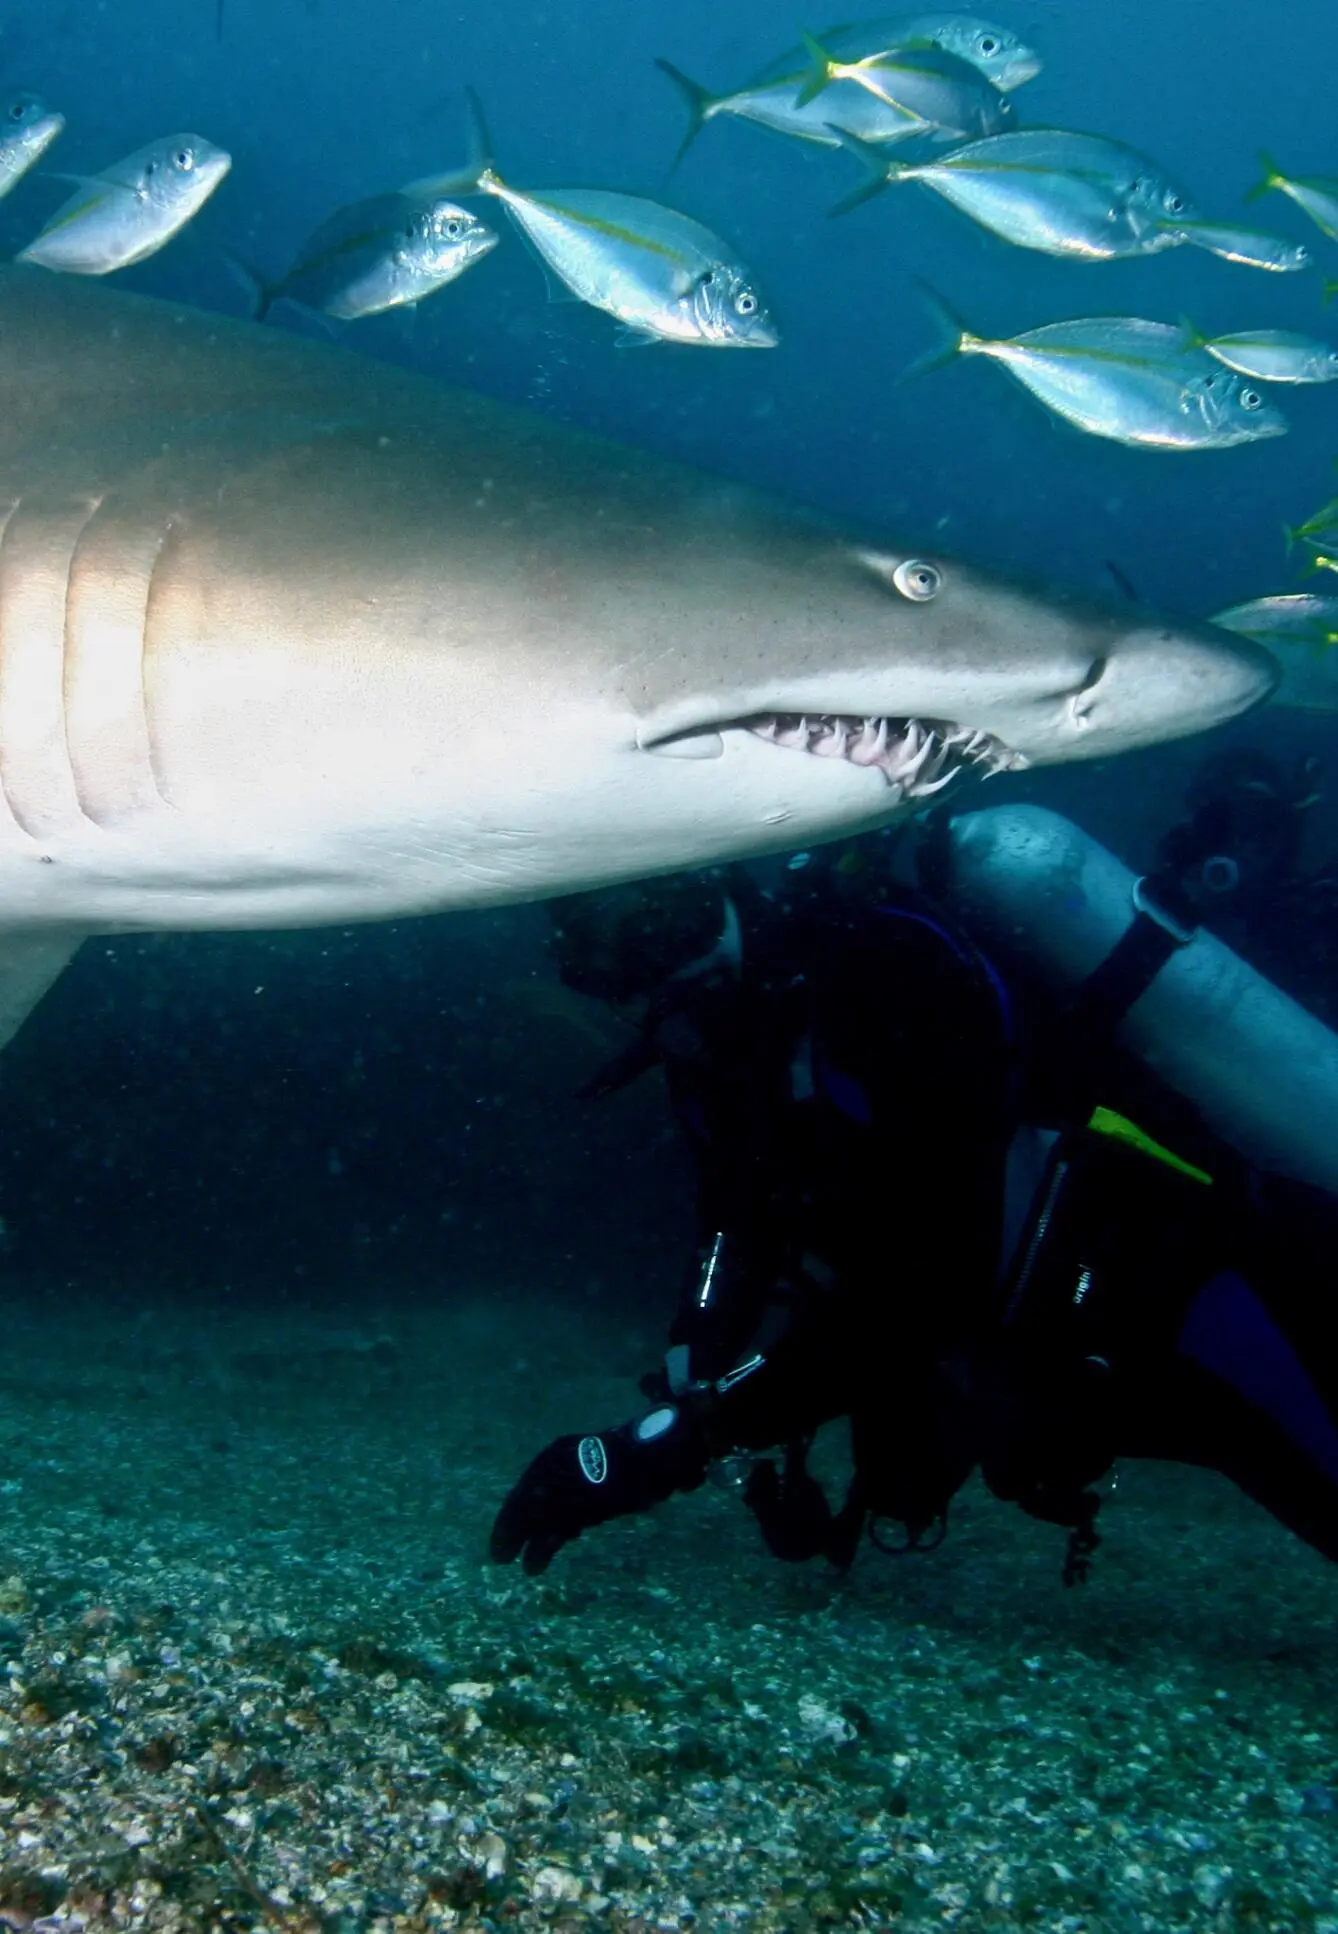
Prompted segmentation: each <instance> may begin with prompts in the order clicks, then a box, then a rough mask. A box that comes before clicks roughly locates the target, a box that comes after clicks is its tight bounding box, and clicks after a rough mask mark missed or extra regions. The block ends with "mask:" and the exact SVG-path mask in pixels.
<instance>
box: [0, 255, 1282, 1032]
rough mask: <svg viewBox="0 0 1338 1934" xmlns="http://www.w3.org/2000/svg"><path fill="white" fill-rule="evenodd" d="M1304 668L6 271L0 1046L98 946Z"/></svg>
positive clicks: (1031, 746) (411, 904)
mask: <svg viewBox="0 0 1338 1934" xmlns="http://www.w3.org/2000/svg"><path fill="white" fill-rule="evenodd" d="M1273 678H1274V671H1273V666H1272V661H1271V660H1270V659H1269V658H1268V656H1267V654H1266V653H1265V652H1263V651H1262V650H1261V649H1259V648H1258V647H1256V646H1255V645H1253V644H1251V643H1249V642H1248V641H1246V640H1244V639H1242V638H1237V637H1233V636H1231V635H1229V634H1227V633H1225V632H1221V631H1216V630H1214V629H1212V628H1211V627H1208V626H1204V625H1199V624H1188V623H1179V622H1176V621H1172V620H1167V619H1163V618H1160V617H1157V616H1155V615H1154V614H1152V613H1150V612H1148V611H1145V610H1141V609H1139V608H1137V607H1134V606H1132V605H1129V604H1125V605H1122V606H1121V605H1115V606H1103V605H1100V604H1097V603H1093V602H1090V601H1084V600H1083V599H1080V598H1077V597H1073V596H1068V595H1065V594H1064V593H1062V592H1059V591H1056V590H1055V589H1053V588H1040V587H1035V586H1028V585H1025V584H1020V583H1013V582H1009V581H1006V580H1004V579H1002V578H999V577H996V576H993V575H991V574H990V573H988V572H986V571H983V570H980V569H977V568H976V567H974V566H973V565H970V564H967V563H964V562H960V561H958V560H956V559H953V558H949V557H940V556H937V555H931V554H928V553H926V552H923V551H918V550H908V549H906V548H904V547H899V546H898V545H896V544H894V543H891V542H885V541H883V540H882V539H880V538H879V537H877V536H870V535H868V534H867V533H866V534H860V533H851V532H848V531H845V532H843V531H841V530H839V529H835V528H833V527H832V526H831V525H830V524H827V523H824V522H822V521H821V520H819V519H817V518H815V517H809V516H805V515H804V514H802V513H801V512H799V511H797V510H795V509H792V508H790V507H788V506H786V505H784V504H781V503H778V502H775V501H772V500H769V499H768V498H766V497H765V496H763V495H761V494H759V493H756V492H753V491H751V490H748V489H744V488H741V487H739V486H737V485H735V484H732V483H729V482H724V481H721V480H720V479H718V478H713V477H709V476H705V475H699V474H696V473H694V472H692V471H691V470H688V469H685V468H681V467H678V466H676V465H674V464H672V463H668V462H664V461H661V460H659V459H658V458H654V457H651V456H648V455H645V454H642V453H639V452H637V451H635V450H631V449H624V448H620V447H618V446H617V445H615V444H613V443H609V442H605V441H603V440H601V439H599V438H597V437H594V436H589V435H584V434H582V433H580V432H578V431H575V430H572V429H569V428H567V427H565V426H562V425H559V424H556V423H553V422H550V421H545V420H544V419H542V418H540V417H538V416H534V415H529V414H526V413H524V412H522V411H518V410H514V409H510V408H507V407H504V406H502V405H500V404H497V403H495V402H492V401H489V400H487V399H485V398H483V397H480V396H475V395H471V394H468V393H465V392H462V391H458V390H454V389H451V388H448V387H446V386H444V385H441V384H438V383H436V382H434V381H432V380H430V379H429V378H426V377H424V376H421V375H416V374H412V373H409V372H406V371H403V370H398V369H395V368H392V367H388V366H386V365H382V364H378V363H375V362H372V361H369V360H366V359H364V358H362V357H360V356H358V355H355V354H352V353H349V352H348V351H346V350H343V349H340V348H336V347H333V346H327V345H324V344H317V343H313V342H310V341H306V340H303V339H300V338H297V337H293V336H287V335H284V334H282V333H280V332H278V331H276V330H273V329H265V328H261V327H258V326H255V325H253V324H249V323H241V322H235V321H230V320H227V319H225V318H223V317H221V316H217V315H212V314H207V313H205V312H202V311H199V310H196V309H192V308H189V307H186V306H183V305H180V304H176V303H170V302H163V301H157V300H152V299H147V298H144V297H139V296H130V295H124V294H119V293H114V292H112V291H111V290H109V289H107V288H106V287H103V286H94V285H90V284H89V283H87V282H84V281H82V280H74V279H63V278H61V277H58V276H52V275H48V274H46V273H44V272H43V271H42V270H40V269H23V268H12V269H6V270H4V271H0V1040H3V1039H5V1038H8V1035H9V1034H10V1033H12V1031H13V1029H14V1028H15V1027H16V1026H17V1025H19V1024H20V1023H21V1021H22V1019H23V1018H24V1016H25V1015H26V1013H27V1012H28V1011H29V1010H30V1008H31V1007H32V1006H33V1005H34V1004H35V1002H36V1001H37V1000H38V999H39V998H40V997H41V994H42V992H43V991H45V988H46V987H47V986H48V985H49V984H50V982H51V981H52V979H54V977H55V975H56V974H58V973H59V971H60V969H61V967H62V965H63V964H64V963H65V961H66V960H67V959H68V958H69V956H70V955H71V953H72V952H73V951H74V949H75V948H76V947H77V946H78V945H79V943H80V941H81V940H82V939H83V938H84V937H85V936H87V935H88V934H91V933H106V932H124V931H128V930H142V929H146V928H169V929H188V928H247V927H295V926H302V925H316V924H320V923H323V922H340V923H343V922H349V921H355V920H376V919H384V918H388V917H391V916H398V915H404V914H413V913H428V912H434V911H437V910H440V909H444V908H453V907H470V906H482V905H487V904H494V903H498V902H503V901H519V900H529V899H540V898H543V897H544V896H546V895H550V894H556V893H561V892H570V891H573V890H576V889H579V888H583V887H588V886H593V885H597V884H599V883H602V882H610V881H614V880H618V879H623V878H628V877H635V876H637V875H641V874H649V873H653V872H657V871H666V870H671V869H674V868H678V867H684V866H696V865H702V864H706V863H709V862H712V861H716V860H721V859H724V858H726V857H732V856H739V855H746V854H750V853H758V852H762V851H765V850H767V849H776V848H792V847H798V846H802V845H806V844H808V843H810V842H813V841H818V840H822V839H828V838H832V837H835V836H838V835H841V834H845V833H851V832H855V831H857V830H860V829H863V828H868V827H871V826H875V825H877V824H879V823H881V822H884V821H887V820H888V819H890V818H892V817H893V816H895V815H896V814H897V813H898V812H904V811H907V810H910V809H912V808H913V807H914V804H915V802H916V801H917V800H918V799H920V798H923V797H924V796H925V795H926V794H927V793H928V792H930V791H932V790H933V789H935V788H938V787H942V786H944V785H946V784H947V783H948V782H949V781H950V780H951V779H952V778H953V777H954V775H957V774H959V773H960V772H962V771H964V770H966V769H968V768H972V767H974V768H976V769H978V770H980V771H985V772H988V771H990V770H998V769H1001V768H1006V767H1020V766H1023V765H1026V764H1031V765H1044V764H1048V763H1051V762H1054V761H1059V760H1068V759H1081V758H1092V757H1098V756H1102V755H1106V754H1110V753H1115V752H1120V751H1122V750H1124V749H1126V748H1128V747H1133V746H1143V745H1148V744H1151V743H1153V742H1154V741H1156V740H1160V739H1166V738H1170V737H1173V736H1175V735H1178V734H1181V733H1187V732H1194V731H1197V730H1199V729H1201V728H1203V727H1206V726H1210V725H1214V724H1216V723H1218V722H1219V721H1222V720H1225V719H1228V718H1230V717H1231V716H1232V715H1233V714H1235V713H1237V712H1240V711H1242V710H1243V709H1244V708H1245V707H1247V706H1249V705H1251V704H1253V703H1255V702H1256V701H1257V700H1259V699H1262V698H1263V697H1265V696H1266V695H1267V693H1268V691H1269V689H1270V687H1271V684H1272V682H1273Z"/></svg>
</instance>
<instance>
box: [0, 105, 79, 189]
mask: <svg viewBox="0 0 1338 1934" xmlns="http://www.w3.org/2000/svg"><path fill="white" fill-rule="evenodd" d="M64 126H65V116H64V115H63V114H58V113H57V112H56V110H55V108H53V107H48V106H47V104H46V102H45V101H44V100H43V99H42V98H41V96H40V95H38V94H28V93H19V94H11V95H10V96H9V97H8V99H7V100H5V101H3V102H0V200H3V198H4V197H5V196H6V195H7V194H8V193H9V192H10V190H11V189H12V188H13V187H14V185H15V184H16V183H17V182H19V181H22V179H23V177H24V175H26V174H27V172H28V170H29V168H31V167H32V165H33V163H34V162H36V161H40V160H41V158H42V156H43V155H44V154H45V153H46V151H47V149H48V148H49V147H50V146H51V143H52V142H53V141H54V140H55V139H56V136H57V135H58V134H59V133H60V132H61V130H62V129H63V128H64Z"/></svg>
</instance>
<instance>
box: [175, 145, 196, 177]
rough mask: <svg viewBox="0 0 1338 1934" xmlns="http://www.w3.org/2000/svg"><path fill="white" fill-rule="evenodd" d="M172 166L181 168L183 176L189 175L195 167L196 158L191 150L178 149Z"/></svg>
mask: <svg viewBox="0 0 1338 1934" xmlns="http://www.w3.org/2000/svg"><path fill="white" fill-rule="evenodd" d="M172 166H173V167H174V168H179V169H180V170H181V172H182V174H183V175H188V174H189V173H190V171H191V169H192V168H193V167H194V166H195V156H194V155H193V154H192V153H191V151H190V149H189V148H178V149H177V151H176V153H175V154H174V155H173V156H172Z"/></svg>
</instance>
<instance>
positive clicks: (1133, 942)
mask: <svg viewBox="0 0 1338 1934" xmlns="http://www.w3.org/2000/svg"><path fill="white" fill-rule="evenodd" d="M1132 897H1133V904H1134V917H1133V919H1132V921H1131V922H1130V923H1129V925H1128V927H1126V929H1125V931H1124V932H1123V933H1122V934H1121V935H1120V938H1119V939H1118V940H1117V941H1116V943H1115V945H1114V946H1113V947H1112V948H1111V950H1110V952H1109V953H1108V954H1107V955H1106V957H1105V959H1104V960H1103V961H1102V962H1101V963H1100V965H1099V966H1097V967H1094V968H1093V969H1092V971H1091V973H1090V974H1089V975H1088V976H1087V978H1086V980H1084V981H1081V982H1079V984H1078V986H1077V987H1076V988H1075V990H1074V993H1073V996H1072V999H1071V1000H1070V1001H1069V1002H1068V1003H1067V1008H1066V1020H1067V1022H1068V1023H1069V1024H1070V1025H1077V1026H1079V1027H1081V1028H1082V1030H1083V1031H1084V1033H1085V1034H1088V1035H1089V1036H1091V1035H1097V1036H1103V1037H1108V1036H1110V1035H1111V1034H1113V1033H1114V1032H1115V1030H1116V1028H1117V1027H1118V1026H1119V1024H1120V1022H1121V1021H1122V1020H1123V1019H1124V1017H1125V1015H1126V1014H1127V1013H1128V1012H1129V1009H1130V1008H1131V1007H1132V1006H1133V1004H1134V1002H1135V1001H1136V1000H1137V999H1138V998H1139V996H1140V995H1141V994H1145V993H1146V992H1147V990H1148V988H1149V987H1150V986H1151V985H1152V983H1153V981H1154V980H1155V979H1156V978H1157V975H1158V974H1159V973H1160V972H1161V970H1162V968H1163V967H1164V966H1165V965H1166V963H1167V961H1168V960H1169V959H1170V958H1171V956H1172V954H1175V953H1178V952H1179V951H1180V949H1181V948H1182V947H1187V946H1188V945H1189V943H1190V941H1191V940H1192V939H1193V938H1194V936H1195V934H1196V933H1197V932H1198V921H1197V919H1196V918H1195V916H1194V913H1193V911H1192V909H1191V908H1190V906H1189V905H1188V903H1187V902H1186V901H1185V900H1184V899H1183V897H1182V896H1181V895H1180V894H1179V893H1178V892H1177V890H1176V888H1175V887H1174V885H1173V884H1172V883H1171V882H1169V881H1167V880H1164V879H1162V880H1158V879H1156V878H1154V877H1153V876H1152V875H1150V874H1144V875H1143V877H1142V878H1141V879H1138V880H1135V881H1134V889H1133V896H1132Z"/></svg>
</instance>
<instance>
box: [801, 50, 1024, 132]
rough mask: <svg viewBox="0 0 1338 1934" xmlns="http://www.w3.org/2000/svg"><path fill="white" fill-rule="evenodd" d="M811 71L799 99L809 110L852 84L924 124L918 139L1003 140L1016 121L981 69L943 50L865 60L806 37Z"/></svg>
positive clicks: (1007, 102) (1005, 99) (898, 52)
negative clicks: (837, 89) (996, 136)
mask: <svg viewBox="0 0 1338 1934" xmlns="http://www.w3.org/2000/svg"><path fill="white" fill-rule="evenodd" d="M804 45H805V47H806V48H807V50H808V53H809V56H810V59H811V62H812V66H811V68H810V71H809V74H808V78H807V79H806V80H805V82H804V85H803V86H802V88H801V89H800V90H799V93H798V95H797V97H796V106H798V107H801V108H803V107H807V106H808V105H809V104H810V103H811V102H814V101H817V100H819V98H820V97H821V96H823V95H824V94H825V93H826V92H827V90H828V89H829V88H832V87H834V86H838V85H839V84H840V83H841V82H843V81H852V82H854V84H855V86H857V87H860V88H863V89H864V91H865V92H866V93H868V94H871V95H872V96H873V98H874V99H875V100H876V101H881V102H882V103H883V104H884V105H885V106H887V107H892V108H900V109H901V110H902V111H903V112H904V113H907V114H911V115H915V116H917V117H918V119H919V121H920V124H921V125H920V128H919V129H918V130H915V131H916V132H919V133H925V134H935V135H940V136H946V137H948V138H950V139H960V140H966V139H970V138H972V137H979V136H983V135H987V134H999V133H1001V132H1002V131H1003V129H1004V128H1005V127H1007V125H1008V123H1009V120H1010V119H1011V117H1012V112H1013V105H1012V102H1011V101H1010V100H1009V99H1008V97H1007V95H1006V94H1002V93H1000V91H999V89H998V88H997V87H994V86H993V85H992V84H991V83H990V82H989V81H987V80H986V79H985V77H984V75H983V74H981V73H980V72H979V70H978V69H976V68H974V67H972V66H971V65H970V64H969V63H968V62H967V61H964V60H959V59H958V58H957V56H956V55H955V54H945V53H944V52H943V51H942V49H941V48H938V47H928V46H926V47H907V48H894V49H892V50H891V51H890V52H888V53H883V54H868V55H865V56H864V58H863V59H860V60H843V59H842V58H841V56H840V55H838V54H834V53H832V52H831V51H830V50H829V49H828V48H826V47H824V46H822V45H821V43H820V42H818V41H816V40H814V39H813V38H812V37H811V36H810V35H807V34H806V35H805V36H804Z"/></svg>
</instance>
